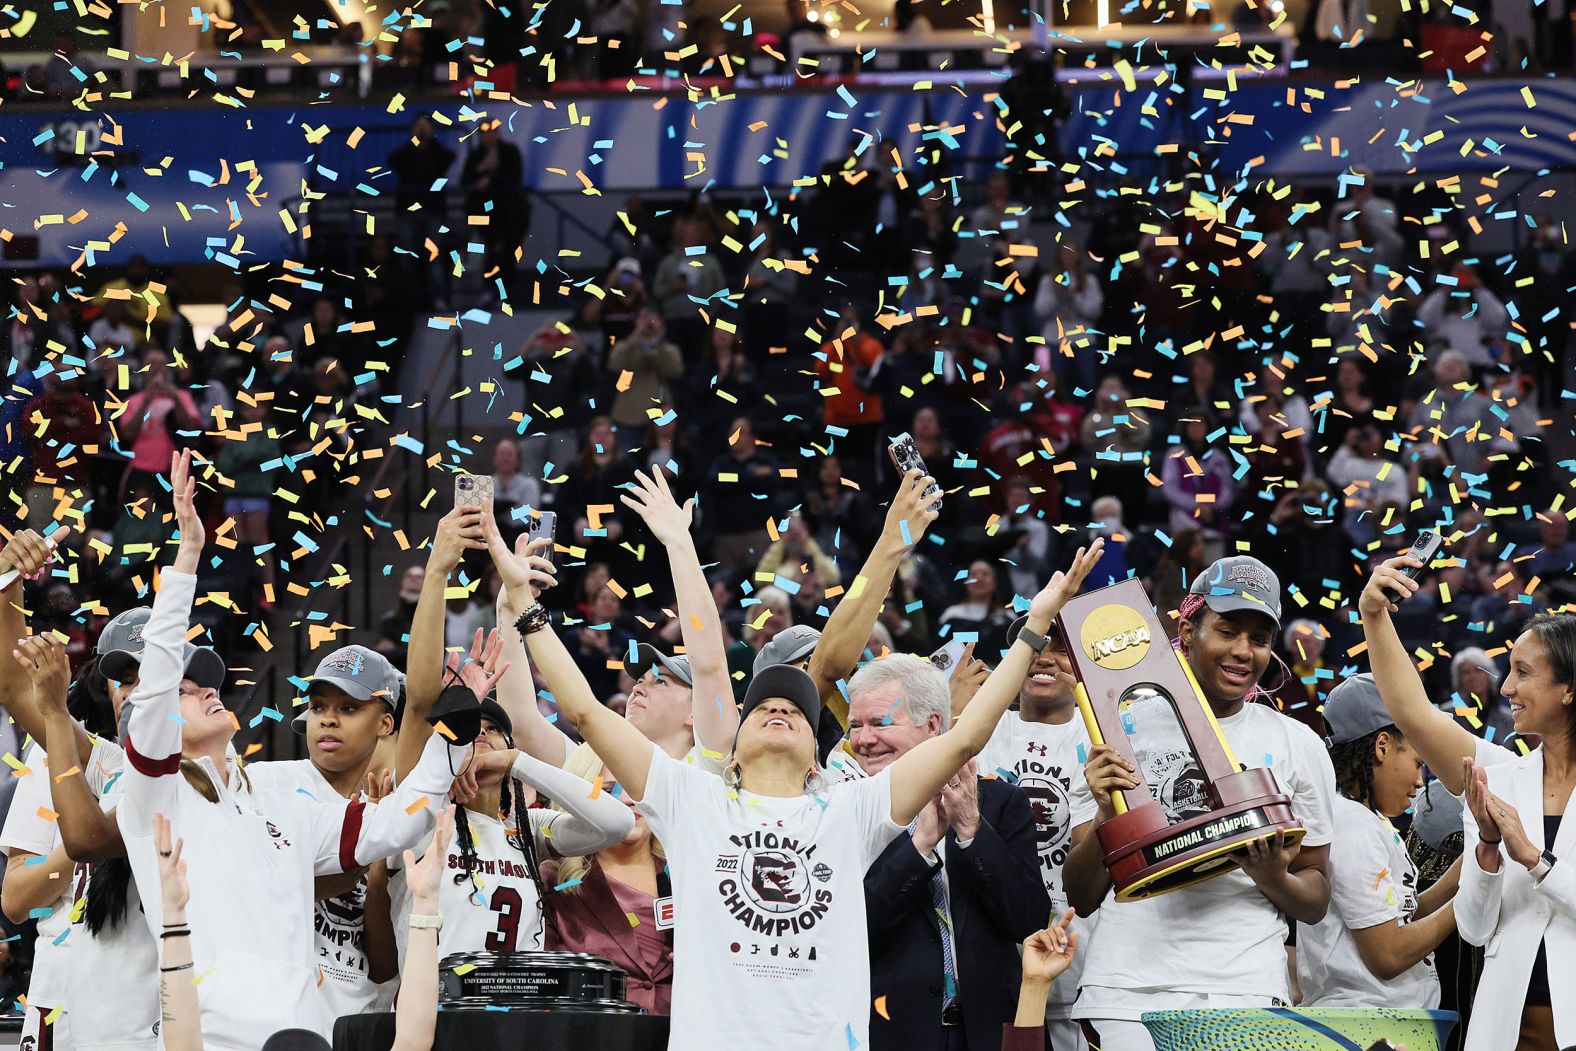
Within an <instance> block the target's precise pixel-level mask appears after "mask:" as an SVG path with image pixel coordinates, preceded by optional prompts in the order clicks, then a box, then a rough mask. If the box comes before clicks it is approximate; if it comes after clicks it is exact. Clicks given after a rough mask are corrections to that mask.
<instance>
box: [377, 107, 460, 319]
mask: <svg viewBox="0 0 1576 1051" xmlns="http://www.w3.org/2000/svg"><path fill="white" fill-rule="evenodd" d="M388 165H389V168H390V169H391V170H392V171H393V172H394V177H395V179H396V180H398V181H397V182H396V184H395V188H394V203H395V206H396V207H398V208H399V239H400V244H401V247H403V248H404V249H405V250H406V251H408V252H413V253H415V256H416V260H415V262H414V267H415V269H416V270H417V272H418V273H420V274H421V278H422V288H423V290H424V291H425V292H426V293H427V294H428V295H431V296H435V297H436V298H435V299H434V300H433V305H434V306H436V307H437V308H438V309H440V310H443V309H447V308H448V302H447V300H448V294H449V272H450V268H449V261H448V259H447V258H446V250H447V247H448V239H447V238H446V237H445V235H444V232H443V229H444V227H445V225H446V224H447V223H448V221H449V216H448V204H447V195H446V194H445V192H444V190H442V189H434V187H437V186H438V185H439V181H440V180H444V179H447V178H448V174H449V169H450V168H451V167H453V166H454V151H453V150H451V149H449V148H448V146H446V145H444V144H443V142H442V141H441V140H439V138H438V136H437V130H436V128H434V127H433V123H432V118H431V117H429V116H427V115H426V114H422V115H420V116H418V117H417V118H416V119H415V120H414V121H412V122H411V125H410V138H409V139H408V140H407V141H406V142H405V143H404V144H402V145H401V146H400V147H399V149H397V150H395V151H394V152H393V153H390V154H389V159H388ZM428 241H431V242H432V246H431V247H430V248H429V247H428V246H427V242H428ZM429 257H431V262H426V260H427V259H428V258H429Z"/></svg>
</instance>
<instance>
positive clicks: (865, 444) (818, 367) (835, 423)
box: [815, 303, 883, 486]
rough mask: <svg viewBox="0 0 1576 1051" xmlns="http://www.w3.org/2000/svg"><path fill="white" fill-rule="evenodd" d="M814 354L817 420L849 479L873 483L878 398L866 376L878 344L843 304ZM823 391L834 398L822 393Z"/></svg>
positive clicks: (879, 420)
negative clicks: (818, 403)
mask: <svg viewBox="0 0 1576 1051" xmlns="http://www.w3.org/2000/svg"><path fill="white" fill-rule="evenodd" d="M827 335H828V336H829V337H830V338H829V339H828V340H827V341H826V342H825V343H822V344H821V350H820V352H819V353H818V354H817V355H816V360H815V374H816V389H817V390H818V391H820V392H821V394H822V397H821V421H822V424H823V426H825V427H827V428H835V430H830V431H829V433H831V434H834V435H835V434H837V433H839V432H842V431H846V432H847V434H846V436H845V437H842V438H841V439H838V438H834V439H833V441H834V442H835V444H836V447H837V450H838V452H839V453H840V454H841V455H842V460H843V464H844V466H845V467H846V468H847V470H848V476H849V477H850V478H852V479H853V480H854V481H855V482H857V483H859V484H860V485H861V486H870V485H873V484H874V483H875V448H876V443H877V442H878V441H879V440H880V438H881V433H882V425H881V424H882V418H883V417H882V415H881V398H880V397H879V395H878V394H877V393H876V392H875V391H873V390H871V380H870V376H871V371H872V370H873V369H874V368H875V367H876V365H877V363H878V362H880V360H881V354H882V346H881V341H880V340H878V339H876V337H875V336H873V335H871V334H870V333H869V332H868V331H866V330H865V326H864V324H863V323H862V322H861V320H860V317H859V310H858V308H857V307H855V306H854V305H853V304H852V303H845V304H844V305H843V307H842V308H841V310H839V312H838V315H837V320H836V321H834V322H833V323H832V325H831V328H830V329H829V331H828V332H827ZM828 391H831V392H835V393H827V392H828Z"/></svg>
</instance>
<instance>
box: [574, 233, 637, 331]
mask: <svg viewBox="0 0 1576 1051" xmlns="http://www.w3.org/2000/svg"><path fill="white" fill-rule="evenodd" d="M602 287H603V289H604V291H605V292H606V293H607V294H606V295H605V296H601V297H597V296H592V297H591V299H589V300H588V301H587V302H586V305H585V311H584V313H583V315H582V316H583V317H584V318H585V321H586V323H587V324H590V325H595V326H597V327H598V328H600V329H601V330H602V345H603V346H604V347H609V346H613V345H615V344H617V343H618V341H619V340H621V339H624V338H625V337H627V336H628V335H629V334H630V333H632V332H634V331H635V322H636V321H637V320H639V318H640V314H641V312H642V311H643V310H645V309H646V304H647V302H648V297H647V295H646V283H645V280H644V279H643V278H642V277H641V274H640V261H639V260H638V259H635V258H634V257H633V256H627V255H626V256H623V257H622V258H620V259H619V261H618V262H616V263H614V264H613V269H612V270H610V271H608V275H607V277H606V279H605V280H604V281H603V286H602Z"/></svg>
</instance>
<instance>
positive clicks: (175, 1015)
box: [153, 814, 203, 1051]
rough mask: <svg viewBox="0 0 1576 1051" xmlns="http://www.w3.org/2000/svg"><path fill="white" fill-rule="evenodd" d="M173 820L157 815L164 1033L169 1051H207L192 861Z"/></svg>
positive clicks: (161, 1019)
mask: <svg viewBox="0 0 1576 1051" xmlns="http://www.w3.org/2000/svg"><path fill="white" fill-rule="evenodd" d="M185 845H186V841H185V840H182V839H176V838H175V834H174V831H173V830H172V829H171V827H170V819H169V818H167V817H165V816H164V815H163V814H155V815H154V816H153V847H154V850H155V851H156V852H157V853H158V857H159V889H160V892H161V894H162V897H163V906H164V907H163V910H162V911H161V912H160V915H161V916H162V917H163V918H164V931H163V937H162V938H160V939H159V1029H160V1033H161V1035H162V1036H163V1038H164V1048H165V1051H203V1046H202V1016H201V1015H200V1013H199V1012H198V1008H197V981H196V979H197V975H196V974H195V973H194V972H193V970H192V938H191V928H190V927H189V926H188V925H187V923H186V903H187V901H188V900H189V899H190V898H191V889H190V887H189V886H188V885H187V882H186V862H185V861H183V860H182V859H181V849H182V848H183V847H184V846H185Z"/></svg>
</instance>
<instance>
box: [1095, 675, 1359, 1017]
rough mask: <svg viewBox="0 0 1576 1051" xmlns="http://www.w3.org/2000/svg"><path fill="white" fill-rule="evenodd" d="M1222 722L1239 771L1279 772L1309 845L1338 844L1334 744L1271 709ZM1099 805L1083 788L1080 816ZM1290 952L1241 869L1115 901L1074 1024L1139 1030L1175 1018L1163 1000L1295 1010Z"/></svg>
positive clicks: (1107, 906)
mask: <svg viewBox="0 0 1576 1051" xmlns="http://www.w3.org/2000/svg"><path fill="white" fill-rule="evenodd" d="M1218 721H1219V723H1220V729H1221V732H1222V733H1223V734H1224V735H1225V737H1226V740H1227V742H1229V743H1230V745H1231V749H1232V751H1233V752H1234V753H1235V754H1236V757H1237V762H1239V763H1241V764H1242V765H1243V766H1245V767H1247V768H1248V769H1254V768H1268V769H1269V770H1271V771H1273V772H1274V774H1275V779H1276V780H1277V781H1278V782H1279V784H1280V788H1281V791H1282V792H1284V793H1285V794H1286V795H1288V796H1290V797H1291V809H1292V813H1293V814H1294V815H1296V817H1297V818H1298V819H1299V820H1300V821H1301V822H1302V823H1303V826H1304V827H1305V828H1306V829H1307V835H1306V836H1305V837H1304V839H1303V841H1302V844H1303V846H1304V847H1319V846H1324V845H1326V844H1328V843H1329V842H1330V840H1331V836H1332V832H1331V830H1332V828H1333V824H1334V819H1333V817H1332V815H1331V806H1332V804H1333V802H1334V800H1335V796H1336V792H1335V770H1334V768H1333V767H1332V766H1331V765H1330V756H1329V753H1328V752H1327V751H1325V748H1324V742H1323V741H1321V740H1320V739H1319V738H1318V737H1317V736H1315V735H1314V733H1313V731H1312V730H1310V729H1308V727H1306V726H1304V725H1303V724H1302V723H1299V722H1297V721H1296V720H1295V719H1291V718H1288V717H1287V716H1284V715H1282V714H1280V713H1279V712H1277V711H1274V710H1273V709H1271V708H1269V707H1267V706H1265V705H1262V704H1245V705H1243V707H1242V710H1241V711H1240V712H1238V713H1237V714H1236V715H1233V716H1230V717H1229V718H1225V719H1220V720H1218ZM1091 802H1092V797H1091V796H1090V793H1089V786H1088V783H1087V782H1086V781H1084V780H1083V779H1082V778H1079V779H1077V780H1075V781H1074V783H1073V808H1074V810H1075V811H1082V810H1083V809H1084V808H1085V807H1087V806H1089V805H1090V803H1091ZM1285 943H1286V919H1285V917H1283V916H1282V915H1281V913H1280V911H1279V910H1278V909H1276V908H1275V906H1274V905H1272V904H1271V903H1270V900H1269V899H1268V898H1266V897H1265V896H1264V895H1263V894H1262V893H1260V892H1259V889H1258V888H1257V887H1255V886H1254V884H1253V880H1252V879H1250V878H1249V877H1248V875H1247V874H1246V873H1244V872H1242V871H1241V870H1240V869H1239V870H1233V871H1231V872H1227V873H1225V874H1223V875H1220V876H1216V877H1215V878H1214V879H1210V880H1206V881H1205V882H1203V883H1198V884H1195V885H1193V886H1191V887H1187V888H1184V889H1182V890H1177V891H1172V892H1171V893H1169V894H1162V895H1160V896H1159V897H1155V898H1148V899H1145V900H1143V901H1130V902H1125V903H1120V904H1119V903H1118V902H1117V901H1116V898H1115V896H1114V894H1108V895H1107V896H1106V899H1105V902H1104V903H1103V904H1102V905H1101V906H1100V936H1099V937H1098V938H1095V939H1094V941H1093V943H1092V944H1091V945H1090V951H1089V953H1088V954H1087V956H1086V958H1085V961H1084V972H1083V981H1082V988H1081V990H1080V991H1079V995H1078V1003H1077V1005H1076V1006H1075V1007H1074V1008H1073V1017H1075V1018H1119V1019H1126V1018H1130V1019H1132V1020H1134V1021H1136V1020H1137V1019H1138V1017H1139V1015H1140V1014H1142V1013H1143V1011H1145V1010H1161V1009H1165V1007H1166V1005H1165V1003H1164V1002H1163V1001H1161V1000H1157V998H1156V995H1155V994H1156V993H1162V994H1163V993H1166V992H1174V993H1189V994H1199V993H1203V994H1209V993H1218V994H1230V995H1236V996H1246V997H1263V998H1264V1002H1265V1005H1266V1006H1269V1005H1270V1004H1271V1002H1273V1001H1275V1000H1280V1001H1282V1002H1289V1000H1290V997H1291V993H1290V989H1289V987H1288V983H1287V980H1286V949H1285ZM1146 1003H1147V1004H1148V1005H1149V1006H1147V1007H1146V1006H1145V1004H1146Z"/></svg>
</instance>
